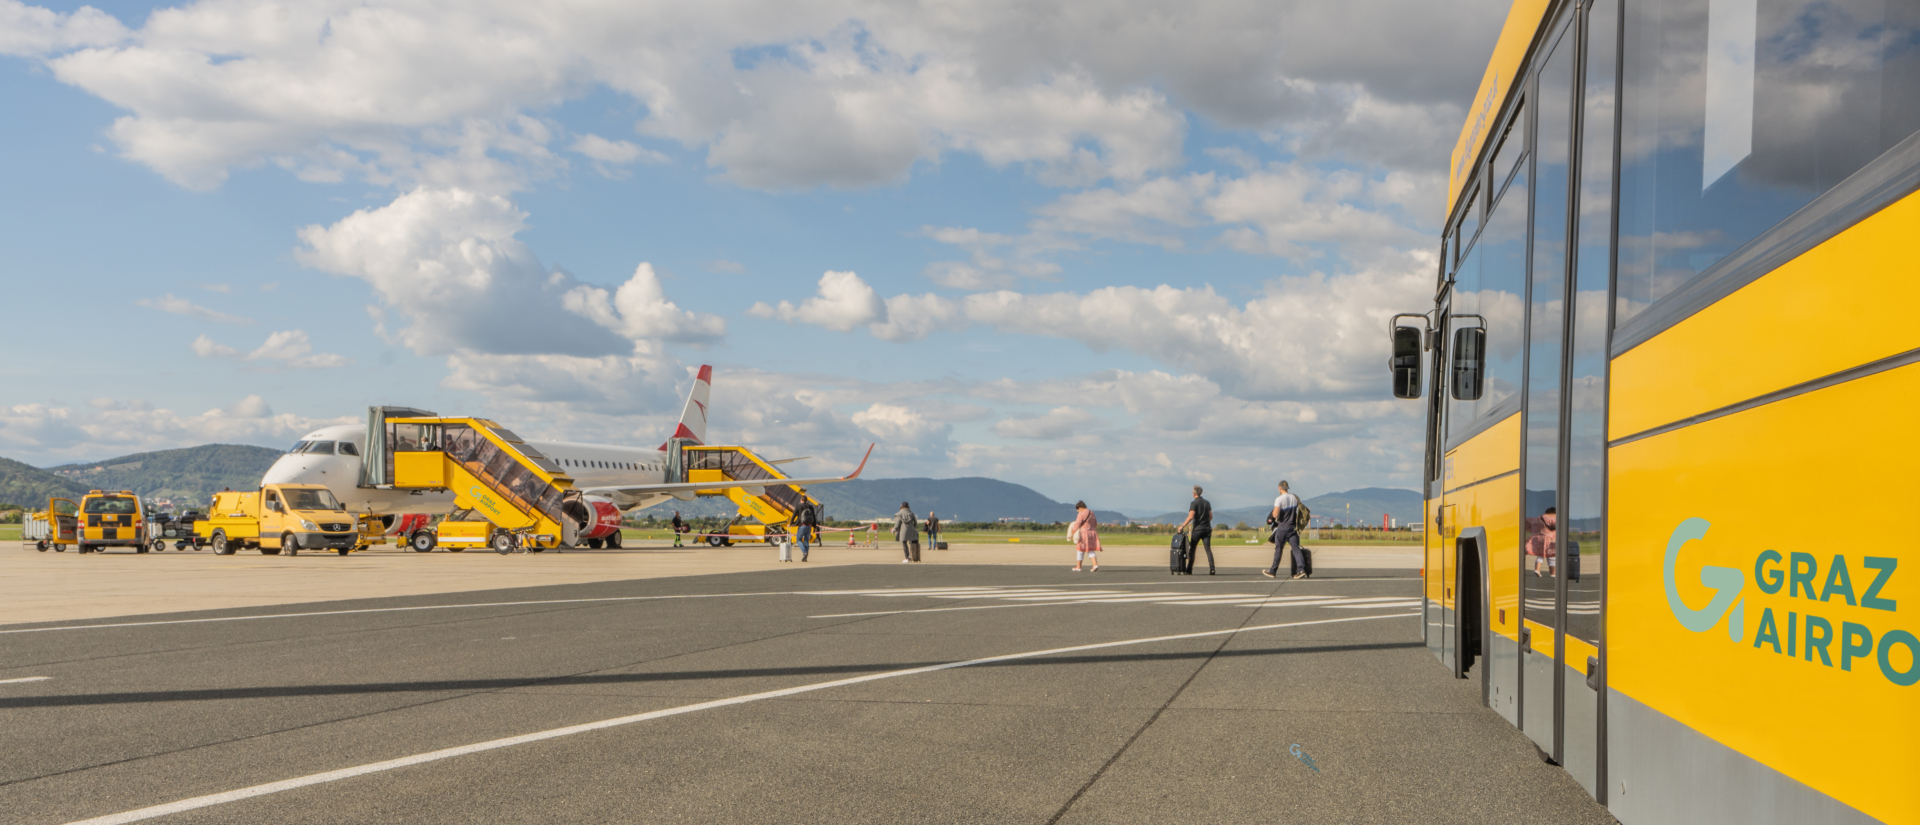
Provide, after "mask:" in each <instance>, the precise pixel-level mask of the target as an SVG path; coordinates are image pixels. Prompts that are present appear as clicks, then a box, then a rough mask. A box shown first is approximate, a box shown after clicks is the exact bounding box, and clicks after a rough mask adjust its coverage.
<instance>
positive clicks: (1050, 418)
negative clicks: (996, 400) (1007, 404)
mask: <svg viewBox="0 0 1920 825" xmlns="http://www.w3.org/2000/svg"><path fill="white" fill-rule="evenodd" d="M1094 420H1095V419H1094V417H1093V414H1092V413H1090V412H1087V411H1086V410H1083V409H1080V408H1078V407H1055V408H1053V409H1051V410H1048V411H1047V412H1046V413H1045V414H1044V415H1037V416H1033V417H1031V418H1003V419H1000V420H999V421H996V422H994V424H993V434H994V435H999V436H1005V437H1007V438H1032V439H1040V440H1046V441H1057V440H1060V439H1063V438H1067V437H1069V436H1072V435H1073V434H1074V433H1075V432H1076V431H1078V430H1079V429H1080V428H1082V427H1083V426H1085V425H1087V424H1091V423H1093V422H1094Z"/></svg>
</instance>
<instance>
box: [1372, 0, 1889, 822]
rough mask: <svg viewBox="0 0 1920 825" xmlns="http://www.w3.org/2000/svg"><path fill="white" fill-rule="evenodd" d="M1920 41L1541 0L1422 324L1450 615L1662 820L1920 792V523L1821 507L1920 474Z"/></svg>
mask: <svg viewBox="0 0 1920 825" xmlns="http://www.w3.org/2000/svg"><path fill="white" fill-rule="evenodd" d="M1916 42H1920V14H1916V12H1915V11H1914V7H1913V6H1912V4H1910V3H1897V2H1879V1H1878V0H1872V1H1868V2H1840V3H1834V2H1819V1H1818V0H1551V1H1550V0H1517V2H1515V3H1513V5H1512V8H1511V10H1510V12H1509V16H1508V18H1507V22H1506V26H1505V28H1504V29H1503V31H1502V33H1501V36H1500V39H1499V43H1498V46H1497V47H1496V50H1495V52H1494V55H1493V59H1492V61H1491V63H1490V65H1489V66H1488V67H1487V70H1486V73H1485V75H1484V79H1483V81H1482V83H1481V86H1480V89H1479V92H1478V94H1477V96H1476V98H1475V101H1474V105H1473V106H1472V107H1471V114H1470V115H1469V118H1468V121H1467V123H1466V124H1465V126H1464V128H1463V129H1462V132H1461V135H1460V138H1459V141H1458V143H1457V144H1456V147H1455V150H1454V156H1453V165H1452V168H1451V170H1450V173H1451V174H1450V177H1451V181H1450V187H1449V191H1448V197H1449V204H1448V215H1447V220H1446V223H1445V228H1444V236H1443V238H1442V239H1441V243H1440V257H1441V264H1440V268H1439V272H1438V283H1437V288H1436V290H1435V300H1434V304H1433V305H1432V306H1431V307H1425V308H1416V311H1419V314H1408V315H1403V316H1399V317H1396V318H1395V319H1394V320H1393V321H1392V322H1390V336H1391V343H1392V355H1391V359H1392V361H1391V369H1392V373H1393V377H1392V383H1393V389H1394V393H1395V395H1396V396H1399V397H1402V398H1424V399H1425V400H1426V402H1427V407H1426V409H1427V436H1426V448H1425V452H1426V462H1425V472H1424V477H1425V498H1426V505H1425V506H1426V511H1427V512H1426V518H1425V521H1426V522H1427V523H1429V524H1432V525H1434V527H1435V529H1432V530H1429V531H1427V538H1426V545H1425V552H1426V561H1425V564H1424V570H1423V572H1424V575H1425V577H1426V582H1425V588H1426V594H1425V595H1426V608H1425V615H1426V620H1425V633H1424V635H1425V638H1426V642H1427V645H1428V646H1429V647H1430V648H1431V649H1432V650H1433V651H1434V653H1435V654H1436V655H1437V656H1438V657H1439V658H1440V660H1441V661H1442V662H1443V663H1444V664H1445V665H1446V666H1448V667H1450V668H1451V669H1452V670H1453V671H1454V672H1455V674H1456V675H1459V676H1462V677H1472V678H1476V679H1478V680H1479V682H1480V687H1481V690H1482V693H1483V697H1484V701H1485V702H1486V703H1487V704H1488V705H1489V706H1491V707H1492V708H1493V709H1494V710H1496V711H1497V712H1498V713H1500V715H1502V716H1503V717H1505V718H1506V719H1507V720H1508V721H1509V722H1511V723H1512V724H1514V725H1515V726H1517V727H1519V728H1520V729H1521V730H1522V731H1524V732H1525V733H1526V735H1527V736H1529V737H1530V738H1532V739H1533V741H1534V742H1535V743H1536V744H1538V745H1539V747H1540V748H1541V750H1542V752H1543V753H1545V754H1547V755H1549V756H1550V757H1551V758H1552V759H1553V760H1554V761H1555V762H1557V763H1558V764H1560V765H1562V766H1564V767H1565V769H1566V770H1567V771H1568V772H1569V773H1570V774H1571V775H1572V776H1573V777H1574V778H1575V779H1577V780H1578V781H1579V782H1580V784H1581V785H1582V786H1583V787H1585V788H1586V789H1587V791H1588V792H1589V793H1590V794H1592V795H1593V796H1594V797H1595V798H1596V799H1598V800H1599V801H1601V802H1603V803H1604V804H1606V805H1607V807H1608V808H1609V809H1610V810H1611V811H1612V813H1613V814H1614V815H1615V816H1616V817H1618V818H1619V819H1620V820H1621V821H1622V822H1625V823H1628V825H1640V823H1665V822H1676V823H1677V822H1685V823H1707V822H1729V823H1732V822H1739V823H1762V822H1780V823H1787V822H1815V821H1818V822H1866V821H1872V820H1879V821H1887V822H1920V784H1916V783H1915V782H1914V781H1913V777H1915V776H1920V686H1916V683H1920V588H1917V587H1916V584H1915V582H1916V581H1920V576H1916V575H1915V574H1914V573H1913V572H1912V571H1913V570H1915V569H1920V551H1916V550H1915V549H1914V546H1913V545H1912V543H1910V542H1904V541H1901V540H1893V539H1891V538H1888V537H1882V536H1875V535H1874V534H1873V533H1872V531H1862V532H1860V533H1858V534H1856V537H1854V538H1852V539H1849V537H1847V536H1845V535H1844V534H1840V535H1836V534H1834V533H1831V532H1828V531H1824V530H1820V529H1809V527H1810V526H1811V525H1814V524H1817V523H1818V522H1819V521H1820V520H1819V519H1817V518H1815V517H1813V515H1812V514H1815V513H1823V512H1830V511H1833V510H1835V509H1838V508H1843V507H1844V508H1849V509H1853V510H1857V511H1859V512H1862V513H1876V512H1883V513H1889V514H1892V513H1900V514H1905V513H1908V512H1911V511H1912V507H1911V502H1912V501H1913V500H1914V498H1915V496H1916V494H1920V479H1917V478H1916V474H1915V472H1914V469H1915V468H1916V467H1920V429H1916V428H1915V427H1913V426H1912V421H1913V413H1912V412H1911V410H1912V409H1914V407H1915V404H1916V402H1920V335H1917V334H1916V333H1915V332H1914V331H1913V325H1912V323H1911V321H1910V319H1909V318H1908V317H1907V316H1908V314H1909V311H1910V308H1911V307H1912V306H1914V305H1915V303H1916V301H1920V279H1916V278H1914V277H1913V268H1914V264H1913V260H1914V257H1915V251H1916V250H1915V247H1914V238H1916V237H1920V194H1917V193H1916V191H1915V190H1916V187H1917V186H1920V135H1916V132H1917V131H1920V53H1917V52H1916V50H1915V47H1914V45H1913V44H1914V43H1916ZM1842 54H1844V55H1846V58H1845V59H1844V60H1842V59H1838V56H1839V55H1842ZM1902 562H1904V564H1903V563H1902ZM1816 592H1817V594H1818V595H1816Z"/></svg>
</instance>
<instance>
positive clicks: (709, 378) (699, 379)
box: [660, 364, 713, 450]
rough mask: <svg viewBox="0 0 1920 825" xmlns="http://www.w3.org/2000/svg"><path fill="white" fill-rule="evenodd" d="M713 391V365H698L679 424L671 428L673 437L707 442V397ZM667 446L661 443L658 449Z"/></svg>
mask: <svg viewBox="0 0 1920 825" xmlns="http://www.w3.org/2000/svg"><path fill="white" fill-rule="evenodd" d="M712 392H713V367H710V366H707V365H706V364H701V365H700V374H699V375H698V376H696V377H695V378H694V379H693V389H692V390H689V391H688V392H687V406H686V408H685V409H682V410H681V411H680V426H678V427H675V428H674V430H673V437H674V438H690V439H693V443H695V444H705V443H707V397H708V396H709V395H710V394H711V393H712ZM666 448H667V445H666V444H661V445H660V449H662V450H664V449H666Z"/></svg>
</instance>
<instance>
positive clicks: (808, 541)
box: [793, 501, 820, 562]
mask: <svg viewBox="0 0 1920 825" xmlns="http://www.w3.org/2000/svg"><path fill="white" fill-rule="evenodd" d="M819 518H820V516H819V514H817V513H815V512H814V510H813V502H811V501H807V502H802V503H801V505H800V510H799V512H796V513H794V514H793V525H794V532H795V533H796V534H798V536H799V538H800V560H801V561H803V562H804V561H806V560H807V548H808V547H810V546H811V545H812V544H813V530H814V525H815V523H816V522H817V521H818V520H819Z"/></svg>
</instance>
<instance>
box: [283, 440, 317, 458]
mask: <svg viewBox="0 0 1920 825" xmlns="http://www.w3.org/2000/svg"><path fill="white" fill-rule="evenodd" d="M312 443H313V442H311V441H302V442H300V443H298V444H295V445H293V446H292V447H290V448H288V449H287V454H288V455H293V454H295V453H302V452H306V449H307V445H308V444H312Z"/></svg>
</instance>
